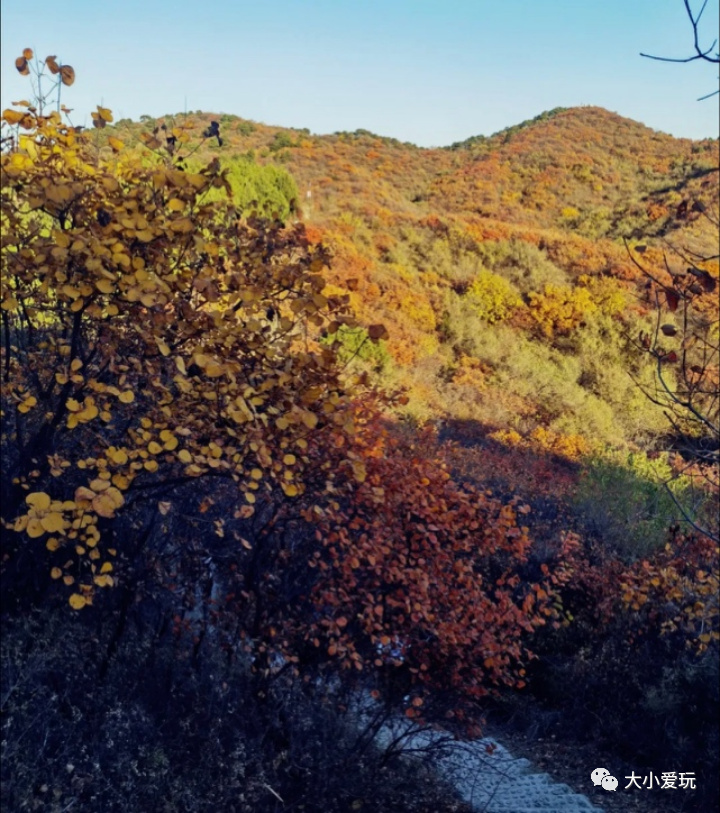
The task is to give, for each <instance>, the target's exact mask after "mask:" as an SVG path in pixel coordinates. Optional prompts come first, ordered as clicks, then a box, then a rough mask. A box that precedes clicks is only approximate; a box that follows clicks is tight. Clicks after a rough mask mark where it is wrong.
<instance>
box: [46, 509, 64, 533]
mask: <svg viewBox="0 0 720 813" xmlns="http://www.w3.org/2000/svg"><path fill="white" fill-rule="evenodd" d="M40 524H41V525H42V526H43V528H44V529H45V530H46V531H48V532H49V533H54V532H55V531H62V530H63V528H64V527H65V519H64V517H63V515H62V514H56V513H52V514H47V515H46V516H44V517H42V519H41V520H40Z"/></svg>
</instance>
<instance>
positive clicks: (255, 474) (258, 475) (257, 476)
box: [250, 469, 263, 480]
mask: <svg viewBox="0 0 720 813" xmlns="http://www.w3.org/2000/svg"><path fill="white" fill-rule="evenodd" d="M250 476H251V477H252V478H253V480H262V477H263V473H262V469H253V470H252V471H251V472H250Z"/></svg>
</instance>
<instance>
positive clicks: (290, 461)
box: [283, 454, 297, 466]
mask: <svg viewBox="0 0 720 813" xmlns="http://www.w3.org/2000/svg"><path fill="white" fill-rule="evenodd" d="M296 461H297V458H296V457H295V455H294V454H286V455H285V457H283V463H284V464H285V465H286V466H293V465H294V464H295V462H296Z"/></svg>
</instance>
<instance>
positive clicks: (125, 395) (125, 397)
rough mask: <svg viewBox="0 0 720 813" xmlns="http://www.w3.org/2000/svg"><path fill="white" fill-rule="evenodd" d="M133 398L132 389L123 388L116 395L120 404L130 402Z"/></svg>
mask: <svg viewBox="0 0 720 813" xmlns="http://www.w3.org/2000/svg"><path fill="white" fill-rule="evenodd" d="M134 400H135V393H134V392H133V391H132V390H125V392H121V393H120V395H118V401H120V403H122V404H132V402H133V401H134Z"/></svg>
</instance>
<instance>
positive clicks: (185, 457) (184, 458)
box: [178, 449, 192, 463]
mask: <svg viewBox="0 0 720 813" xmlns="http://www.w3.org/2000/svg"><path fill="white" fill-rule="evenodd" d="M178 460H179V461H180V462H181V463H192V455H191V454H190V452H188V450H187V449H180V451H179V452H178Z"/></svg>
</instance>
